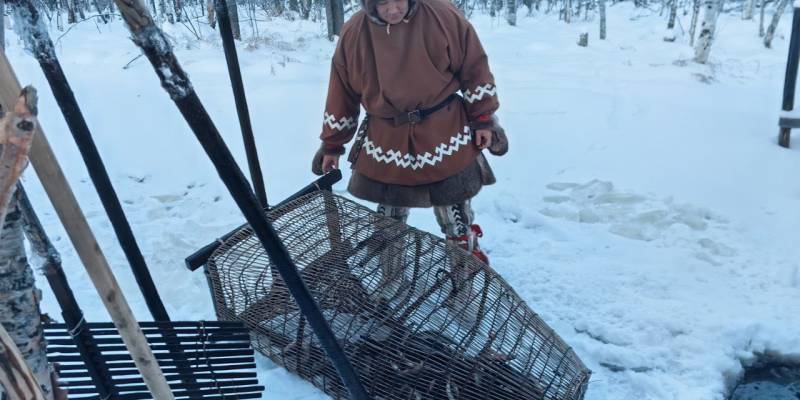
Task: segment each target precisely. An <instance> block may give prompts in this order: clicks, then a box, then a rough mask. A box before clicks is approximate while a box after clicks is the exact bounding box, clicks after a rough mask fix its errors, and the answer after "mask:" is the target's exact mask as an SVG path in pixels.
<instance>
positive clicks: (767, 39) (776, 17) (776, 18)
mask: <svg viewBox="0 0 800 400" xmlns="http://www.w3.org/2000/svg"><path fill="white" fill-rule="evenodd" d="M788 4H789V0H781V1H780V3H778V8H777V9H775V14H772V22H770V23H769V27H767V34H766V35H765V36H764V46H765V47H766V48H771V47H772V39H773V38H774V37H775V29H777V28H778V22H780V20H781V16H782V15H783V10H785V9H786V6H787V5H788Z"/></svg>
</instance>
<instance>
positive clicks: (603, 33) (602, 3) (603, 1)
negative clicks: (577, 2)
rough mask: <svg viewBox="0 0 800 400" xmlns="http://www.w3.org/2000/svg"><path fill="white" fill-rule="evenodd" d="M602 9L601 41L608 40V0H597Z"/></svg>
mask: <svg viewBox="0 0 800 400" xmlns="http://www.w3.org/2000/svg"><path fill="white" fill-rule="evenodd" d="M597 4H598V7H599V8H600V40H605V39H606V0H597Z"/></svg>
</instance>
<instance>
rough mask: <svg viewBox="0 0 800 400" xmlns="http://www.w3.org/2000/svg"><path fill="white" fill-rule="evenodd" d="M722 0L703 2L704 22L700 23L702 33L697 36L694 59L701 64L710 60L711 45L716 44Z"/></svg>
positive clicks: (706, 0)
mask: <svg viewBox="0 0 800 400" xmlns="http://www.w3.org/2000/svg"><path fill="white" fill-rule="evenodd" d="M721 5H722V1H720V0H704V2H703V23H702V24H701V25H700V34H699V35H698V37H697V44H696V45H695V47H694V60H695V61H696V62H698V63H700V64H705V63H706V62H708V56H709V55H710V54H711V45H712V44H714V33H715V31H716V29H717V17H719V10H720V8H721Z"/></svg>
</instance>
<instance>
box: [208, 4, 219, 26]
mask: <svg viewBox="0 0 800 400" xmlns="http://www.w3.org/2000/svg"><path fill="white" fill-rule="evenodd" d="M206 11H207V15H208V25H210V26H211V29H214V28H215V27H216V26H217V11H216V9H215V8H214V0H206Z"/></svg>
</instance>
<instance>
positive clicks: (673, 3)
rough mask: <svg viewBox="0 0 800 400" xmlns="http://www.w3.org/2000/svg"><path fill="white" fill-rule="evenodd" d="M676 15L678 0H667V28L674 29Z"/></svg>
mask: <svg viewBox="0 0 800 400" xmlns="http://www.w3.org/2000/svg"><path fill="white" fill-rule="evenodd" d="M677 16H678V0H669V20H668V21H667V29H670V30H672V29H675V18H676V17H677Z"/></svg>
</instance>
